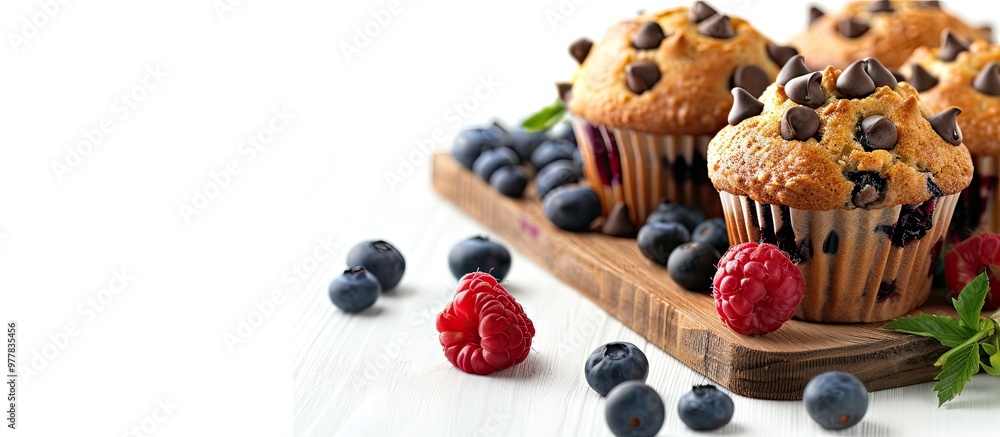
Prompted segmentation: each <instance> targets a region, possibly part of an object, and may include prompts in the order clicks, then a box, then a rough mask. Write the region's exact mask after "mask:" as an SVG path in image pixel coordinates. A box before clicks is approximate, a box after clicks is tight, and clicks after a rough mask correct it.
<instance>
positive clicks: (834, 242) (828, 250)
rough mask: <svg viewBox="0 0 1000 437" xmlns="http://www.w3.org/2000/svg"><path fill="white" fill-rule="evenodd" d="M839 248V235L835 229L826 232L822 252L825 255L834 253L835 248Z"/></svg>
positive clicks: (835, 251)
mask: <svg viewBox="0 0 1000 437" xmlns="http://www.w3.org/2000/svg"><path fill="white" fill-rule="evenodd" d="M839 248H840V237H839V236H838V235H837V231H833V230H831V231H830V233H829V234H826V238H825V239H823V253H825V254H827V255H835V254H836V253H837V249H839Z"/></svg>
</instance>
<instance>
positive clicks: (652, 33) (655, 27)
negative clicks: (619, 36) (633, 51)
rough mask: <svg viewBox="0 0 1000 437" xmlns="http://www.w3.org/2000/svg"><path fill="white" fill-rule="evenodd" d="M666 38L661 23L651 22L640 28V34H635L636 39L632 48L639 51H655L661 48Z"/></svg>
mask: <svg viewBox="0 0 1000 437" xmlns="http://www.w3.org/2000/svg"><path fill="white" fill-rule="evenodd" d="M666 37H667V36H666V35H665V34H664V33H663V28H662V27H660V23H657V22H655V21H649V22H647V23H646V24H643V25H642V27H640V28H639V32H638V33H636V34H635V39H634V40H632V46H633V47H635V48H637V49H639V50H650V49H655V48H657V47H659V46H660V43H661V42H663V38H666Z"/></svg>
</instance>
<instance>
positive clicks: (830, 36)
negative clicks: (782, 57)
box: [795, 0, 989, 68]
mask: <svg viewBox="0 0 1000 437" xmlns="http://www.w3.org/2000/svg"><path fill="white" fill-rule="evenodd" d="M810 16H811V22H810V24H809V28H808V29H807V30H806V31H805V32H804V33H802V34H801V35H799V36H798V37H797V38H795V46H796V47H798V49H799V52H801V53H802V55H803V56H805V57H806V59H807V60H808V61H809V65H810V66H811V67H813V68H823V67H825V66H827V65H832V66H834V67H836V68H845V67H847V66H848V65H849V64H850V63H852V62H854V61H856V60H858V59H862V58H868V57H874V58H876V59H878V60H879V61H881V62H882V64H883V65H885V66H886V67H888V68H897V67H899V66H900V65H902V64H903V62H905V61H906V59H907V58H908V57H909V56H910V54H911V53H913V51H914V50H915V49H917V48H919V47H923V46H927V47H937V46H938V35H940V34H941V31H943V30H944V29H952V31H953V32H955V33H956V34H957V35H958V36H960V37H962V38H971V39H987V38H988V37H989V35H988V34H987V33H986V30H985V29H976V28H973V27H971V26H969V25H967V24H965V23H964V22H962V21H961V20H959V19H958V18H956V17H955V16H953V15H951V14H949V13H947V12H945V11H943V10H942V9H941V5H940V2H936V1H886V0H883V1H875V2H870V1H855V2H850V3H848V4H847V5H845V6H844V7H843V8H842V9H841V10H839V11H837V12H836V13H832V14H823V13H822V12H821V11H819V10H818V9H816V8H813V9H812V12H811V14H810Z"/></svg>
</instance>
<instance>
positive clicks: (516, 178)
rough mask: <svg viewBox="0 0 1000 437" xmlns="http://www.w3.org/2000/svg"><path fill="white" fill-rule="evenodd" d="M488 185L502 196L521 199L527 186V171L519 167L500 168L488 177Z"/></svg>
mask: <svg viewBox="0 0 1000 437" xmlns="http://www.w3.org/2000/svg"><path fill="white" fill-rule="evenodd" d="M490 185H492V186H493V188H496V190H497V191H499V192H500V194H503V195H504V196H507V197H514V198H518V197H521V196H522V195H524V188H525V187H527V186H528V171H527V170H525V169H524V167H521V166H520V165H508V166H506V167H500V168H499V169H497V171H495V172H493V176H491V177H490Z"/></svg>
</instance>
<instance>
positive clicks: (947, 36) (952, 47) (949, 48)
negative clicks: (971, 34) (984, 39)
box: [938, 29, 969, 62]
mask: <svg viewBox="0 0 1000 437" xmlns="http://www.w3.org/2000/svg"><path fill="white" fill-rule="evenodd" d="M966 50H969V41H962V40H961V39H959V37H958V36H957V35H955V34H954V33H952V32H951V30H948V29H945V30H944V32H942V33H941V51H939V52H938V59H940V60H942V61H949V62H951V61H954V60H955V58H957V57H958V54H959V53H962V52H964V51H966Z"/></svg>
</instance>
